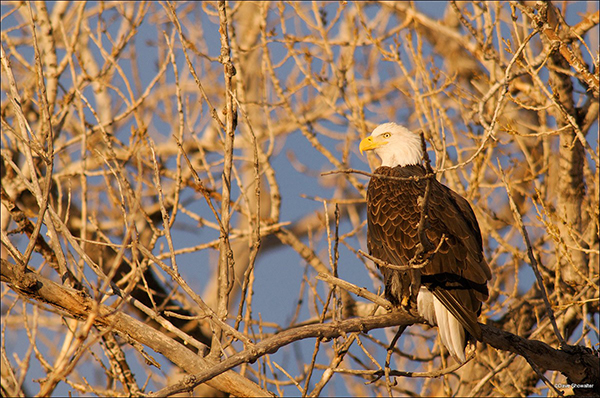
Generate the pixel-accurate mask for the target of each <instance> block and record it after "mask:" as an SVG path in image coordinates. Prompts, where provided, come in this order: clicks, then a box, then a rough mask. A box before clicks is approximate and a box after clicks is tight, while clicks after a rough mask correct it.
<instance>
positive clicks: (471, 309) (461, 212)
mask: <svg viewBox="0 0 600 398" xmlns="http://www.w3.org/2000/svg"><path fill="white" fill-rule="evenodd" d="M374 174H379V175H384V176H395V177H411V176H418V177H423V176H425V175H426V172H425V169H424V168H423V167H422V166H421V165H411V166H403V167H402V166H397V167H394V168H391V167H386V166H382V167H379V168H378V169H376V170H375V171H374ZM430 184H431V185H430V193H429V199H428V207H427V209H428V215H429V220H428V224H427V227H428V228H427V229H426V235H427V238H428V239H429V241H430V242H431V244H432V245H433V247H437V246H438V244H439V243H440V241H441V239H442V237H444V238H445V241H444V242H443V243H442V244H441V246H440V247H439V250H438V252H437V253H435V254H434V255H433V256H432V257H431V258H430V261H429V262H428V263H427V264H426V265H425V266H424V267H423V268H421V269H420V270H419V271H420V278H421V285H422V286H425V287H426V288H427V289H429V290H430V291H431V292H432V293H433V295H434V296H435V297H436V298H437V299H438V300H439V301H440V302H441V303H442V304H443V305H444V307H445V308H446V309H447V310H448V311H449V312H450V313H451V314H452V315H454V317H456V319H458V321H459V322H460V323H461V324H462V325H463V326H464V328H465V329H466V330H467V331H468V332H469V333H470V334H471V335H472V336H474V337H475V338H477V339H478V340H481V330H480V328H479V326H478V324H477V317H478V315H479V312H480V311H481V303H482V302H483V301H485V300H487V298H488V289H487V281H488V280H489V279H491V272H490V269H489V266H488V265H487V262H486V261H485V258H484V256H483V248H482V240H481V232H480V230H479V225H478V223H477V219H476V218H475V214H474V213H473V210H472V209H471V206H470V205H469V203H468V202H467V201H466V200H465V199H464V198H463V197H461V196H460V195H458V194H457V193H456V192H454V191H452V190H451V189H449V188H448V187H446V186H444V185H442V184H441V183H439V182H438V181H437V180H436V179H435V178H432V179H431V183H430ZM426 185H427V180H426V179H425V178H421V179H419V180H402V181H400V180H394V179H388V178H383V177H376V176H373V177H372V178H371V181H370V182H369V188H368V192H367V207H368V210H367V220H368V249H369V252H370V254H371V255H373V256H374V257H376V258H378V259H380V260H383V261H385V262H388V263H390V264H395V265H408V264H409V262H410V260H411V259H412V258H413V257H415V254H416V253H417V249H418V245H419V243H420V238H419V234H418V226H419V222H420V219H421V211H422V208H421V206H422V203H423V197H424V196H425V187H426ZM381 272H382V274H383V277H384V281H385V294H386V297H387V299H388V300H390V301H391V302H392V303H394V304H396V305H399V304H403V305H406V304H407V303H408V302H409V300H410V297H411V295H412V297H415V292H414V291H411V283H412V282H411V275H410V272H414V271H410V272H403V271H398V270H392V269H389V268H385V267H381ZM412 280H413V281H414V276H413V279H412ZM413 288H414V286H413Z"/></svg>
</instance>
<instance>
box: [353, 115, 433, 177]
mask: <svg viewBox="0 0 600 398" xmlns="http://www.w3.org/2000/svg"><path fill="white" fill-rule="evenodd" d="M358 148H359V149H360V152H361V153H362V152H363V151H370V150H374V151H375V153H376V154H377V156H379V157H380V158H381V165H382V166H388V167H396V166H408V165H411V164H419V163H420V162H421V159H423V150H422V149H421V137H420V136H419V135H418V134H415V133H413V132H412V131H410V130H408V129H407V128H406V127H404V126H400V125H398V124H396V123H384V124H381V125H379V126H377V128H375V130H373V132H372V133H371V135H370V136H368V137H367V138H365V139H364V140H362V141H361V142H360V146H359V147H358Z"/></svg>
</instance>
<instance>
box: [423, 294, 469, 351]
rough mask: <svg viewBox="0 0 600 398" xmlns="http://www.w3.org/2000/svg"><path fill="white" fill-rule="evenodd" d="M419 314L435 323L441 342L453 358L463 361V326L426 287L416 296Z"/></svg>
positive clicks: (464, 342)
mask: <svg viewBox="0 0 600 398" xmlns="http://www.w3.org/2000/svg"><path fill="white" fill-rule="evenodd" d="M417 310H418V311H419V314H420V315H421V316H422V317H423V318H425V319H426V320H427V322H429V323H430V324H432V325H437V327H438V333H439V335H440V338H441V339H442V344H444V346H445V347H446V348H447V349H448V351H449V352H450V354H451V355H452V356H453V357H454V359H456V360H458V361H460V362H465V360H466V358H465V344H466V341H465V338H466V337H465V328H464V327H463V325H461V324H460V322H459V321H458V319H456V317H455V316H454V315H452V314H451V313H450V312H449V311H448V310H447V309H446V307H444V305H443V304H442V303H441V302H440V301H439V300H438V299H437V298H435V296H434V295H433V294H432V293H431V292H430V291H429V290H428V289H427V288H426V287H423V286H422V287H421V289H420V291H419V295H418V296H417Z"/></svg>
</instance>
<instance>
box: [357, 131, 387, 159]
mask: <svg viewBox="0 0 600 398" xmlns="http://www.w3.org/2000/svg"><path fill="white" fill-rule="evenodd" d="M385 144H387V141H375V140H373V137H371V136H368V137H367V138H365V139H364V140H362V141H361V142H360V145H359V146H358V149H359V151H360V154H361V155H362V153H363V152H364V151H370V150H371V149H375V148H379V147H380V146H382V145H385Z"/></svg>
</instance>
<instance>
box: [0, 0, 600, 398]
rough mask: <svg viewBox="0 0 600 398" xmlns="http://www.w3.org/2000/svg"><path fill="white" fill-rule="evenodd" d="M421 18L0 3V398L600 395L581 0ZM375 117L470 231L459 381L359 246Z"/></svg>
mask: <svg viewBox="0 0 600 398" xmlns="http://www.w3.org/2000/svg"><path fill="white" fill-rule="evenodd" d="M438 6H439V4H438V5H436V6H435V7H438ZM428 7H431V6H430V5H426V4H419V3H417V4H413V3H408V2H406V3H405V2H369V3H361V2H340V3H328V2H323V3H320V2H313V3H307V2H297V3H296V2H289V3H271V2H253V3H250V2H236V3H232V2H231V3H230V2H218V3H205V2H203V3H200V4H197V3H179V2H178V3H174V2H169V1H167V2H160V3H154V2H137V3H124V2H107V3H94V4H91V3H78V2H57V3H45V2H13V3H3V5H2V43H1V44H2V47H1V51H2V53H1V61H2V62H1V63H2V105H1V106H2V107H1V121H2V132H1V136H2V146H1V154H2V163H1V166H2V169H1V178H2V180H1V181H2V187H1V203H2V219H1V221H2V224H1V227H2V228H1V232H2V234H1V238H2V240H1V242H2V273H1V275H2V282H4V283H3V284H2V346H1V355H2V385H1V386H2V389H1V391H2V396H29V395H39V396H51V395H63V394H66V393H70V394H73V395H78V394H95V395H100V396H102V395H110V396H147V395H151V396H152V395H154V396H165V395H173V394H176V393H180V392H184V391H193V394H194V395H199V396H200V395H204V396H214V395H235V396H265V395H302V396H319V395H340V394H350V395H357V396H364V395H411V396H417V395H422V396H428V395H440V396H454V395H458V396H498V395H507V396H528V395H547V396H559V395H563V394H573V393H574V394H577V395H598V394H600V386H599V385H598V380H599V379H600V370H599V365H598V363H599V354H598V340H599V330H598V321H599V310H600V308H599V300H598V295H599V292H598V284H599V271H598V261H599V231H600V226H599V223H598V218H599V199H598V193H599V171H598V110H599V107H598V93H599V87H598V86H599V84H598V80H599V77H598V76H599V75H598V63H599V55H598V54H599V53H598V23H599V12H598V5H597V3H595V2H593V3H592V2H590V3H582V2H573V3H571V2H560V3H556V4H554V3H552V2H493V3H492V2H475V3H471V2H454V1H451V2H449V3H447V4H446V5H445V10H443V12H440V11H441V10H431V9H428ZM442 14H443V15H442ZM385 121H395V122H398V123H401V124H404V125H406V126H407V127H409V128H411V129H412V130H414V131H421V132H423V133H424V136H425V138H426V140H427V142H428V145H429V153H430V156H431V157H432V158H433V159H434V160H435V172H436V175H437V178H438V179H440V180H441V181H443V182H444V183H445V184H446V185H448V186H449V187H451V188H452V189H454V190H456V191H457V192H459V193H460V194H461V195H463V196H464V197H466V198H467V199H468V200H469V201H470V202H471V203H472V205H473V207H474V209H475V212H476V215H477V218H478V220H479V223H480V227H481V230H482V232H483V235H484V249H485V254H486V257H487V259H488V262H489V263H490V266H491V268H492V270H493V274H494V278H493V280H492V282H491V283H490V299H489V301H488V302H487V303H485V304H484V308H483V311H482V315H481V317H480V322H481V324H482V325H481V326H482V330H483V341H482V342H480V343H479V344H478V346H477V350H476V351H475V352H473V353H471V356H470V360H469V361H468V362H467V363H466V364H465V365H463V366H462V367H461V366H460V365H458V364H456V363H455V362H453V360H452V359H450V357H449V356H448V353H447V352H445V350H444V348H443V346H441V344H440V343H439V341H438V339H437V333H436V331H435V329H430V328H429V327H428V326H426V325H425V324H424V323H423V322H424V321H423V319H421V318H420V317H418V316H415V315H414V314H409V313H405V312H403V311H400V310H398V309H393V308H391V306H390V304H389V303H388V302H387V301H386V300H385V299H383V298H382V297H381V296H378V295H377V293H378V292H380V290H381V279H380V276H379V273H378V271H377V270H376V267H375V265H374V264H373V263H372V262H371V261H370V260H368V259H367V258H366V257H365V256H363V255H362V254H361V253H362V250H365V248H366V242H365V233H366V222H365V218H366V215H365V210H364V206H365V203H364V197H365V185H366V182H367V177H365V175H363V174H368V172H370V170H371V169H374V168H375V167H376V166H377V160H376V159H375V158H369V159H365V158H362V157H360V155H359V153H358V142H359V141H360V139H362V138H364V137H365V136H366V135H368V134H369V133H370V132H371V131H372V129H373V127H375V126H376V125H377V124H379V123H381V122H385ZM356 170H358V171H362V174H361V173H360V172H356ZM277 292H281V293H277ZM409 325H414V326H412V327H410V328H408V329H406V330H405V331H404V332H403V333H402V334H401V336H400V334H398V335H397V336H394V334H395V331H396V330H397V329H396V328H395V327H400V329H401V330H404V327H406V326H409ZM398 337H399V339H397V338H398Z"/></svg>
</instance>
